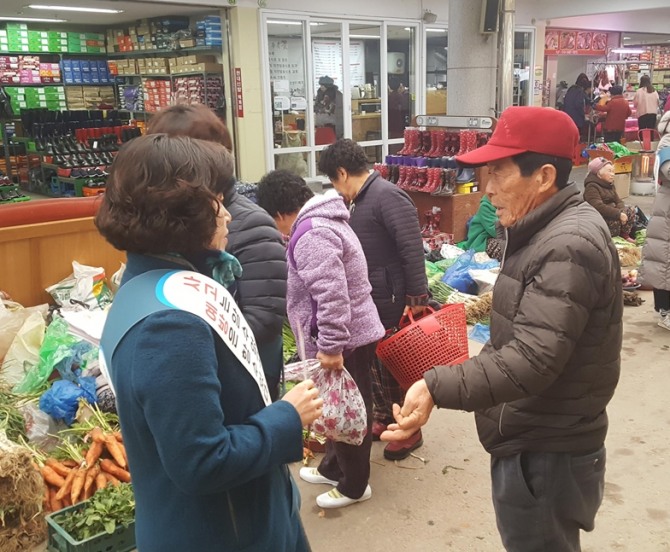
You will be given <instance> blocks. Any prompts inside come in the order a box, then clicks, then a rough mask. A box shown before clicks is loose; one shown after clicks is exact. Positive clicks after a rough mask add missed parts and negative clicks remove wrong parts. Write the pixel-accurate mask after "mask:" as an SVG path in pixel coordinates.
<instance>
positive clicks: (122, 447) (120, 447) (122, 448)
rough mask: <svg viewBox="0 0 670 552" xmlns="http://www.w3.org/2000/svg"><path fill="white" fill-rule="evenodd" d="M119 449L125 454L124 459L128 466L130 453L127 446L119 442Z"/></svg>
mask: <svg viewBox="0 0 670 552" xmlns="http://www.w3.org/2000/svg"><path fill="white" fill-rule="evenodd" d="M119 450H120V451H121V454H123V459H124V460H125V461H126V466H128V453H127V452H126V447H125V445H124V444H123V443H119Z"/></svg>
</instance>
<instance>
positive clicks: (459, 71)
mask: <svg viewBox="0 0 670 552" xmlns="http://www.w3.org/2000/svg"><path fill="white" fill-rule="evenodd" d="M481 10H482V3H481V2H478V1H473V0H449V50H448V51H447V115H479V116H486V117H490V116H493V115H495V105H496V92H495V91H496V62H497V59H496V56H497V47H496V42H497V37H496V35H495V34H481V33H480V32H479V26H480V21H481Z"/></svg>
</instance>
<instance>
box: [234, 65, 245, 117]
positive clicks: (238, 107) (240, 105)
mask: <svg viewBox="0 0 670 552" xmlns="http://www.w3.org/2000/svg"><path fill="white" fill-rule="evenodd" d="M235 114H236V115H237V116H238V117H244V96H243V95H242V69H241V68H240V67H235Z"/></svg>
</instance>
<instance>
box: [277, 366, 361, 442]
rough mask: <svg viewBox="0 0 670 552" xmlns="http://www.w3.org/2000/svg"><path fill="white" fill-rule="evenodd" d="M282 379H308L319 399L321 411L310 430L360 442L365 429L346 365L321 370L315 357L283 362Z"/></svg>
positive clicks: (342, 439)
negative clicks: (334, 368) (317, 391)
mask: <svg viewBox="0 0 670 552" xmlns="http://www.w3.org/2000/svg"><path fill="white" fill-rule="evenodd" d="M284 374H285V378H286V381H304V380H306V379H311V380H312V381H313V382H314V385H315V386H316V388H317V389H318V390H319V394H320V395H321V398H322V399H323V412H322V414H321V416H320V417H319V418H318V419H317V420H315V421H314V422H312V431H313V432H314V433H316V434H318V435H323V436H324V437H327V438H328V439H332V440H333V441H339V442H342V443H347V444H350V445H360V444H361V443H362V442H363V439H364V438H365V435H366V434H367V432H368V424H367V412H366V409H365V403H364V402H363V396H362V395H361V392H360V391H359V389H358V386H357V385H356V382H355V381H354V378H352V377H351V374H350V373H349V372H347V370H346V368H345V369H343V370H324V369H322V368H321V364H320V363H319V361H318V360H313V359H310V360H304V361H302V362H294V363H292V364H287V365H286V367H285V368H284Z"/></svg>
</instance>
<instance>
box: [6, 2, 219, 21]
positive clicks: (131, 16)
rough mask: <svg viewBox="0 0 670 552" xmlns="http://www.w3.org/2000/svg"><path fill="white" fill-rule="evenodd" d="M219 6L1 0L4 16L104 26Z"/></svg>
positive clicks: (199, 12) (200, 13)
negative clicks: (74, 9) (101, 10)
mask: <svg viewBox="0 0 670 552" xmlns="http://www.w3.org/2000/svg"><path fill="white" fill-rule="evenodd" d="M29 4H44V5H48V6H51V5H55V6H77V7H86V8H107V9H112V10H124V11H123V13H115V14H101V13H85V12H71V11H61V12H53V11H46V10H33V9H31V8H27V7H26V6H28V5H29ZM217 9H218V8H203V7H201V6H194V5H179V4H167V5H163V6H156V3H152V2H134V1H133V2H131V1H128V2H118V1H115V0H108V1H101V0H0V16H10V17H43V18H54V19H67V23H64V25H66V24H73V25H99V26H104V27H109V26H113V25H118V24H121V23H130V22H133V21H135V20H137V19H144V18H149V17H156V16H159V15H204V14H207V13H212V12H213V11H216V10H217ZM35 25H36V26H38V25H39V24H38V23H35ZM46 25H48V24H46Z"/></svg>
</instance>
